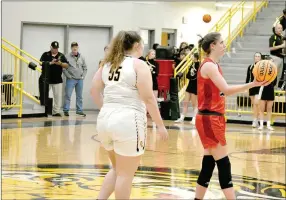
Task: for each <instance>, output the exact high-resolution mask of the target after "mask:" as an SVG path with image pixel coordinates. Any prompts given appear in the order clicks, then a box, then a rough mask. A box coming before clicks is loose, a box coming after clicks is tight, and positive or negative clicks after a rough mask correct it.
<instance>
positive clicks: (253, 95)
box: [245, 52, 262, 128]
mask: <svg viewBox="0 0 286 200" xmlns="http://www.w3.org/2000/svg"><path fill="white" fill-rule="evenodd" d="M261 57H262V54H261V53H260V52H256V53H255V54H254V64H252V65H249V66H248V68H247V75H246V81H245V83H250V82H253V81H254V76H253V73H252V71H253V68H254V65H255V64H256V63H257V62H259V61H260V60H261ZM259 88H260V87H254V88H251V89H249V97H250V100H251V104H252V108H253V122H252V127H253V128H256V127H257V126H258V121H257V118H258V114H259V100H258V94H259Z"/></svg>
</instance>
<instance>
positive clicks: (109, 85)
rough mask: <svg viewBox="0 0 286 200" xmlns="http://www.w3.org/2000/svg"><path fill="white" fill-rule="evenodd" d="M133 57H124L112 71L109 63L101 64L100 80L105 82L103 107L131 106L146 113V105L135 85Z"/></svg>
mask: <svg viewBox="0 0 286 200" xmlns="http://www.w3.org/2000/svg"><path fill="white" fill-rule="evenodd" d="M134 59H135V58H131V57H125V58H124V60H123V62H122V63H121V65H120V67H119V68H118V69H117V70H114V72H113V73H109V72H110V64H108V63H107V64H105V65H104V66H103V70H102V80H103V82H104V84H105V87H104V91H103V107H105V106H106V107H115V108H131V109H135V110H138V111H140V112H143V113H146V106H145V104H144V102H143V101H142V100H141V98H140V96H139V92H138V89H137V87H136V82H137V74H136V72H135V69H134Z"/></svg>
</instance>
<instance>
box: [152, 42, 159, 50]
mask: <svg viewBox="0 0 286 200" xmlns="http://www.w3.org/2000/svg"><path fill="white" fill-rule="evenodd" d="M158 46H160V45H159V44H158V43H155V44H153V49H154V50H155V51H156V49H157V48H158Z"/></svg>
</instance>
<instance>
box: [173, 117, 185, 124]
mask: <svg viewBox="0 0 286 200" xmlns="http://www.w3.org/2000/svg"><path fill="white" fill-rule="evenodd" d="M180 122H184V118H182V117H180V118H179V119H177V120H176V121H175V123H180Z"/></svg>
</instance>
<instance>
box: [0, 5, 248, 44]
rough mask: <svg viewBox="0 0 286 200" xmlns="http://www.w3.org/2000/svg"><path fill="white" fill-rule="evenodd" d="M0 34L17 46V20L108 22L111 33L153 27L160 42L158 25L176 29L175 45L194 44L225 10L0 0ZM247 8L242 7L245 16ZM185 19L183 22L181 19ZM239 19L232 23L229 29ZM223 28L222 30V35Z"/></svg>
mask: <svg viewBox="0 0 286 200" xmlns="http://www.w3.org/2000/svg"><path fill="white" fill-rule="evenodd" d="M2 4H3V9H2V17H3V21H2V23H3V24H2V31H3V34H2V35H3V37H4V38H6V39H8V40H9V41H11V42H13V43H14V44H16V45H18V46H20V40H21V22H22V21H26V22H42V23H62V24H83V25H111V26H113V34H116V33H117V32H118V31H119V30H122V29H124V30H130V29H131V30H139V29H140V28H149V29H155V42H158V43H160V42H161V32H162V28H167V29H177V31H178V32H177V44H179V43H180V42H181V41H187V42H189V43H196V42H197V40H198V37H197V36H196V35H197V34H198V33H199V34H205V33H206V32H207V31H208V30H209V29H210V28H211V27H212V25H213V24H214V23H215V22H216V21H217V20H218V19H219V18H220V17H221V15H223V14H224V13H225V10H227V8H226V7H225V8H219V9H218V8H216V7H215V2H200V3H195V2H188V3H185V2H184V3H170V2H157V3H152V2H150V3H138V2H127V1H126V2H124V1H122V2H72V1H71V2H68V1H66V2H65V1H62V2H56V1H51V2H47V1H46V2H33V1H30V2H27V1H26V2H20V1H18V2H8V1H5V2H2ZM229 5H231V3H229ZM248 11H249V9H246V10H245V15H247V14H248ZM206 13H209V14H211V15H212V18H213V20H212V22H211V23H209V24H205V23H202V15H203V14H206ZM183 17H185V18H187V19H188V22H187V24H183V23H182V18H183ZM239 21H240V16H238V17H237V20H236V19H235V20H234V22H233V26H232V29H233V28H235V27H236V25H237V24H238V22H239ZM225 33H226V30H224V31H223V35H225Z"/></svg>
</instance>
